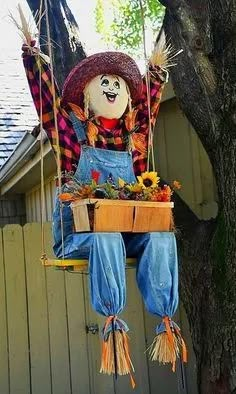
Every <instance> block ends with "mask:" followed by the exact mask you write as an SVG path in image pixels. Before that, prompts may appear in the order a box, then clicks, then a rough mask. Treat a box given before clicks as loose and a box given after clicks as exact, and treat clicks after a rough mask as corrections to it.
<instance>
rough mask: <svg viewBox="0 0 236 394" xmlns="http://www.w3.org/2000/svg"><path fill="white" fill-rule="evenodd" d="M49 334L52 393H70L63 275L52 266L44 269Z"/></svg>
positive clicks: (47, 235) (47, 231)
mask: <svg viewBox="0 0 236 394" xmlns="http://www.w3.org/2000/svg"><path fill="white" fill-rule="evenodd" d="M45 240H46V245H47V254H48V255H52V248H51V245H52V239H51V224H50V223H48V224H47V225H46V226H45ZM46 280H47V290H48V292H47V293H48V313H49V333H50V334H49V335H50V345H51V347H50V350H51V367H52V394H71V379H70V352H69V351H70V349H69V341H68V327H67V308H66V299H65V275H64V273H63V272H61V271H56V270H55V269H53V268H49V269H47V270H46Z"/></svg>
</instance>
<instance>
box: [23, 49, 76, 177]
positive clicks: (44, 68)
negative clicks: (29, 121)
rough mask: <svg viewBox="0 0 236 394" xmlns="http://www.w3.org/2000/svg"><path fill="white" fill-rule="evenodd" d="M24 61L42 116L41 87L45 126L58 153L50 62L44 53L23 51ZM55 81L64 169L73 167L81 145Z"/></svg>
mask: <svg viewBox="0 0 236 394" xmlns="http://www.w3.org/2000/svg"><path fill="white" fill-rule="evenodd" d="M23 63H24V67H25V71H26V76H27V79H28V83H29V87H30V91H31V95H32V98H33V101H34V105H35V108H36V110H37V113H38V116H40V90H41V97H42V122H43V128H44V130H45V131H46V133H47V136H48V138H49V140H50V142H51V145H52V148H53V151H54V153H56V151H57V132H56V127H55V118H54V110H53V86H52V75H51V70H50V66H49V64H48V63H46V62H45V61H44V59H42V58H41V57H40V56H34V55H23ZM40 69H41V71H40ZM40 75H41V83H40ZM54 85H55V106H56V111H55V113H56V117H57V126H58V131H59V133H58V134H59V149H60V157H61V169H62V171H73V167H74V166H75V165H76V164H77V162H78V157H79V154H80V145H79V143H78V141H77V138H76V135H75V132H74V130H73V127H72V124H71V122H70V119H69V117H68V115H67V113H66V112H65V111H64V110H62V108H61V107H60V95H59V90H58V87H57V84H56V82H55V84H54Z"/></svg>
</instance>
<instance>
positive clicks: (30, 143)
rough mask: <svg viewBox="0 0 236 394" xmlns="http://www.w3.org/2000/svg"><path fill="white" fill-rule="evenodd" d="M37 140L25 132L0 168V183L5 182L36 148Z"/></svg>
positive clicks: (37, 146) (37, 145)
mask: <svg viewBox="0 0 236 394" xmlns="http://www.w3.org/2000/svg"><path fill="white" fill-rule="evenodd" d="M38 148H39V141H38V140H37V139H35V137H33V136H32V135H31V134H30V133H28V132H26V133H25V134H24V136H23V137H22V139H21V141H20V142H19V143H18V145H17V146H16V148H15V150H14V151H13V152H12V154H11V155H10V156H9V158H8V159H7V161H6V162H5V163H4V164H3V166H2V167H1V169H0V185H2V184H3V183H5V182H7V181H8V179H10V178H11V177H12V176H13V175H14V174H15V173H16V172H17V171H18V170H19V169H20V168H21V167H22V166H23V165H24V164H25V163H26V162H27V161H28V160H29V158H30V157H32V155H33V154H34V153H35V152H36V151H37V150H38Z"/></svg>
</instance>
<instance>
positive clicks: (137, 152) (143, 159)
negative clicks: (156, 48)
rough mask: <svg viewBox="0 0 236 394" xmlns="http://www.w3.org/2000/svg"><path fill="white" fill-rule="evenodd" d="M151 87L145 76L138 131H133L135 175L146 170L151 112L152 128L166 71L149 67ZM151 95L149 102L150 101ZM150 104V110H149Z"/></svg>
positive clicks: (138, 104) (138, 107)
mask: <svg viewBox="0 0 236 394" xmlns="http://www.w3.org/2000/svg"><path fill="white" fill-rule="evenodd" d="M149 76H150V78H149V87H148V88H147V81H146V76H144V77H143V90H142V95H141V97H140V99H139V101H138V102H137V103H136V108H137V109H138V112H137V116H136V123H135V124H136V126H137V131H136V132H134V133H133V135H132V140H133V145H134V149H133V165H134V171H135V175H139V174H140V173H142V172H144V171H146V169H147V155H148V133H149V112H150V122H151V127H152V129H153V128H154V126H155V123H156V119H157V115H158V112H159V108H160V101H161V96H162V92H163V89H164V86H165V76H164V73H163V72H162V71H161V70H160V69H159V68H158V67H152V66H150V68H149ZM148 96H149V98H150V99H149V103H148ZM149 104H150V110H149Z"/></svg>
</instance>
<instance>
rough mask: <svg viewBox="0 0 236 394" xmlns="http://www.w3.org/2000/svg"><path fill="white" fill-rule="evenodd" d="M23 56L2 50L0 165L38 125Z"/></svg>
mask: <svg viewBox="0 0 236 394" xmlns="http://www.w3.org/2000/svg"><path fill="white" fill-rule="evenodd" d="M37 118H38V117H37V113H36V110H35V108H34V105H33V101H32V98H31V94H30V91H29V87H28V83H27V80H26V76H25V72H24V68H23V65H22V61H21V57H20V54H19V58H18V57H17V56H16V55H14V54H9V55H8V56H7V57H6V56H4V52H1V53H0V168H1V167H2V165H3V164H4V163H5V162H6V160H7V158H9V156H10V155H11V154H12V153H13V151H14V150H15V148H16V146H17V145H18V143H20V141H21V140H22V138H23V137H24V135H25V133H26V132H29V131H32V129H33V128H34V126H35V125H37V124H38V120H37Z"/></svg>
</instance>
